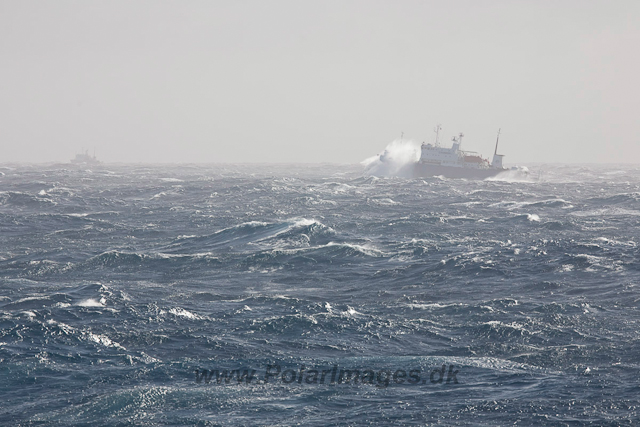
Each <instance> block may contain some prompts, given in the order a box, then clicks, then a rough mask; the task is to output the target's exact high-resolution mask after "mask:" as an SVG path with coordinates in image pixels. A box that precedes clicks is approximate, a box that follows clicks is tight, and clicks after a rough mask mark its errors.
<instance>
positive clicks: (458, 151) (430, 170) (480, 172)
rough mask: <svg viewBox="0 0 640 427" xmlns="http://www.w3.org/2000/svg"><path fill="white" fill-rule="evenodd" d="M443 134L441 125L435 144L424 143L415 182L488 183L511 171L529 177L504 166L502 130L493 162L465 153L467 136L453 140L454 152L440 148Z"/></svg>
mask: <svg viewBox="0 0 640 427" xmlns="http://www.w3.org/2000/svg"><path fill="white" fill-rule="evenodd" d="M440 130H441V127H440V125H438V126H437V127H436V129H435V130H434V132H436V140H435V143H434V144H431V143H425V142H423V143H422V145H421V147H420V159H419V160H418V161H417V162H415V163H414V164H413V165H412V170H411V175H412V176H413V178H421V177H431V176H443V177H445V178H466V179H486V178H491V177H494V176H496V175H498V174H500V173H502V172H507V171H514V172H517V173H518V174H524V175H526V174H527V170H526V168H522V167H513V168H511V169H507V168H505V167H504V166H503V164H502V160H503V158H504V155H503V154H498V142H499V140H500V130H498V136H497V137H496V148H495V150H494V153H493V159H492V160H491V162H489V160H488V159H485V158H484V157H482V156H481V155H480V154H478V153H476V152H473V151H464V150H462V148H461V147H462V138H463V137H464V134H463V133H460V134H459V135H458V136H454V137H453V138H452V140H453V144H452V145H451V148H446V147H442V146H440V141H439V136H440Z"/></svg>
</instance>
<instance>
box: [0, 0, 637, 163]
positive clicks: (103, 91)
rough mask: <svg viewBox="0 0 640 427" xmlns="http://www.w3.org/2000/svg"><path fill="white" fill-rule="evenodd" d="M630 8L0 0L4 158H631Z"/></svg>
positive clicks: (632, 3) (0, 154) (628, 4)
mask: <svg viewBox="0 0 640 427" xmlns="http://www.w3.org/2000/svg"><path fill="white" fill-rule="evenodd" d="M639 22H640V2H639V1H637V0H629V1H623V0H618V1H615V2H611V1H585V0H580V1H578V0H575V1H573V0H564V1H540V0H535V1H533V0H532V1H517V0H508V1H475V0H474V1H441V0H440V1H408V0H403V1H372V0H367V1H348V0H347V1H345V0H340V1H331V0H329V1H327V0H322V1H314V2H312V1H293V0H292V1H279V0H273V1H238V0H234V1H189V2H178V1H135V2H130V1H91V2H86V1H56V2H45V1H39V2H34V1H7V0H3V1H0V162H2V163H4V162H54V161H59V162H65V161H68V160H69V159H70V158H72V157H73V156H74V155H75V153H77V152H79V151H80V150H81V149H82V148H86V149H89V150H90V152H93V150H94V149H95V151H96V155H97V157H98V158H99V159H100V160H103V161H105V162H150V163H151V162H204V163H212V162H332V163H356V162H359V161H361V160H363V159H365V158H368V157H370V156H372V155H374V154H376V153H378V152H380V151H381V150H382V149H384V147H385V146H386V145H387V144H388V143H390V142H391V141H392V140H394V139H397V138H399V137H400V133H401V132H404V135H405V138H407V139H413V140H415V141H423V140H427V141H432V140H433V135H434V134H433V132H432V130H433V128H434V127H435V125H436V124H437V123H441V124H442V127H443V136H444V138H443V139H444V141H445V142H446V143H447V144H448V143H449V142H448V141H449V140H450V137H451V136H453V135H455V134H457V133H458V132H464V133H465V135H466V137H465V139H464V141H463V144H464V148H465V149H468V150H473V151H478V152H480V153H483V154H485V155H489V154H492V152H493V144H494V142H495V136H496V132H497V130H498V128H502V134H501V139H500V140H501V149H500V151H501V152H502V153H503V154H505V155H506V158H505V161H506V162H507V164H516V163H529V162H573V163H587V162H608V163H618V162H632V163H638V162H640V141H639V137H638V135H640V121H639V120H638V117H639V116H640V85H639V84H638V76H639V75H640V55H639V54H638V49H639V46H640V25H638V23H639Z"/></svg>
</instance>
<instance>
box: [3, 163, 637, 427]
mask: <svg viewBox="0 0 640 427" xmlns="http://www.w3.org/2000/svg"><path fill="white" fill-rule="evenodd" d="M532 169H533V175H534V176H535V177H537V171H536V169H535V168H532ZM0 172H2V173H3V175H0V421H1V423H2V425H22V426H30V425H87V426H89V425H109V426H123V425H149V426H151V425H202V426H208V425H211V426H214V425H385V424H402V425H425V424H440V425H483V424H488V425H507V424H510V425H511V424H515V425H582V424H592V425H636V424H637V423H638V422H640V414H639V408H640V406H639V405H640V387H639V385H640V366H639V362H638V361H639V360H640V334H639V332H638V330H639V327H640V316H639V315H638V307H639V305H640V250H639V249H638V244H639V243H640V227H639V226H640V169H639V168H637V167H631V166H621V167H612V166H610V167H596V166H571V167H569V166H565V167H563V166H554V167H551V166H546V167H545V168H544V172H543V174H542V180H541V181H536V182H509V181H480V182H474V181H462V180H444V179H438V178H430V179H418V180H405V179H399V178H393V179H379V178H374V177H363V176H362V175H361V168H360V167H355V166H353V167H347V166H345V167H340V166H308V165H300V166H270V167H267V166H250V165H246V166H242V165H238V166H210V167H205V166H153V167H146V166H145V167H143V166H111V165H104V166H101V167H96V168H94V169H93V170H86V169H83V168H79V169H71V168H69V166H58V167H55V166H48V167H45V166H38V167H36V166H33V167H27V166H12V167H4V168H0ZM245 371H246V373H245ZM254 371H255V372H254ZM341 373H342V375H341ZM266 374H269V375H268V376H266ZM323 375H324V377H323ZM265 376H266V381H265ZM248 377H251V378H248ZM321 379H322V381H321Z"/></svg>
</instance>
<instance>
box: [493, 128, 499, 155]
mask: <svg viewBox="0 0 640 427" xmlns="http://www.w3.org/2000/svg"><path fill="white" fill-rule="evenodd" d="M500 130H501V129H498V136H497V137H496V151H494V152H493V155H494V156H495V155H497V154H498V141H499V140H500Z"/></svg>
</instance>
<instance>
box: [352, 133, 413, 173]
mask: <svg viewBox="0 0 640 427" xmlns="http://www.w3.org/2000/svg"><path fill="white" fill-rule="evenodd" d="M419 159H420V144H419V143H417V142H415V141H412V140H409V141H403V140H400V139H396V140H395V141H393V142H391V143H390V144H389V145H387V147H386V148H385V149H384V151H383V152H382V153H380V154H378V155H376V156H373V157H370V158H368V159H366V160H364V161H363V162H361V163H362V165H364V166H365V170H364V174H365V175H372V176H379V177H392V176H397V177H403V178H410V177H411V176H412V175H411V165H413V163H415V162H417V161H418V160H419Z"/></svg>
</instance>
